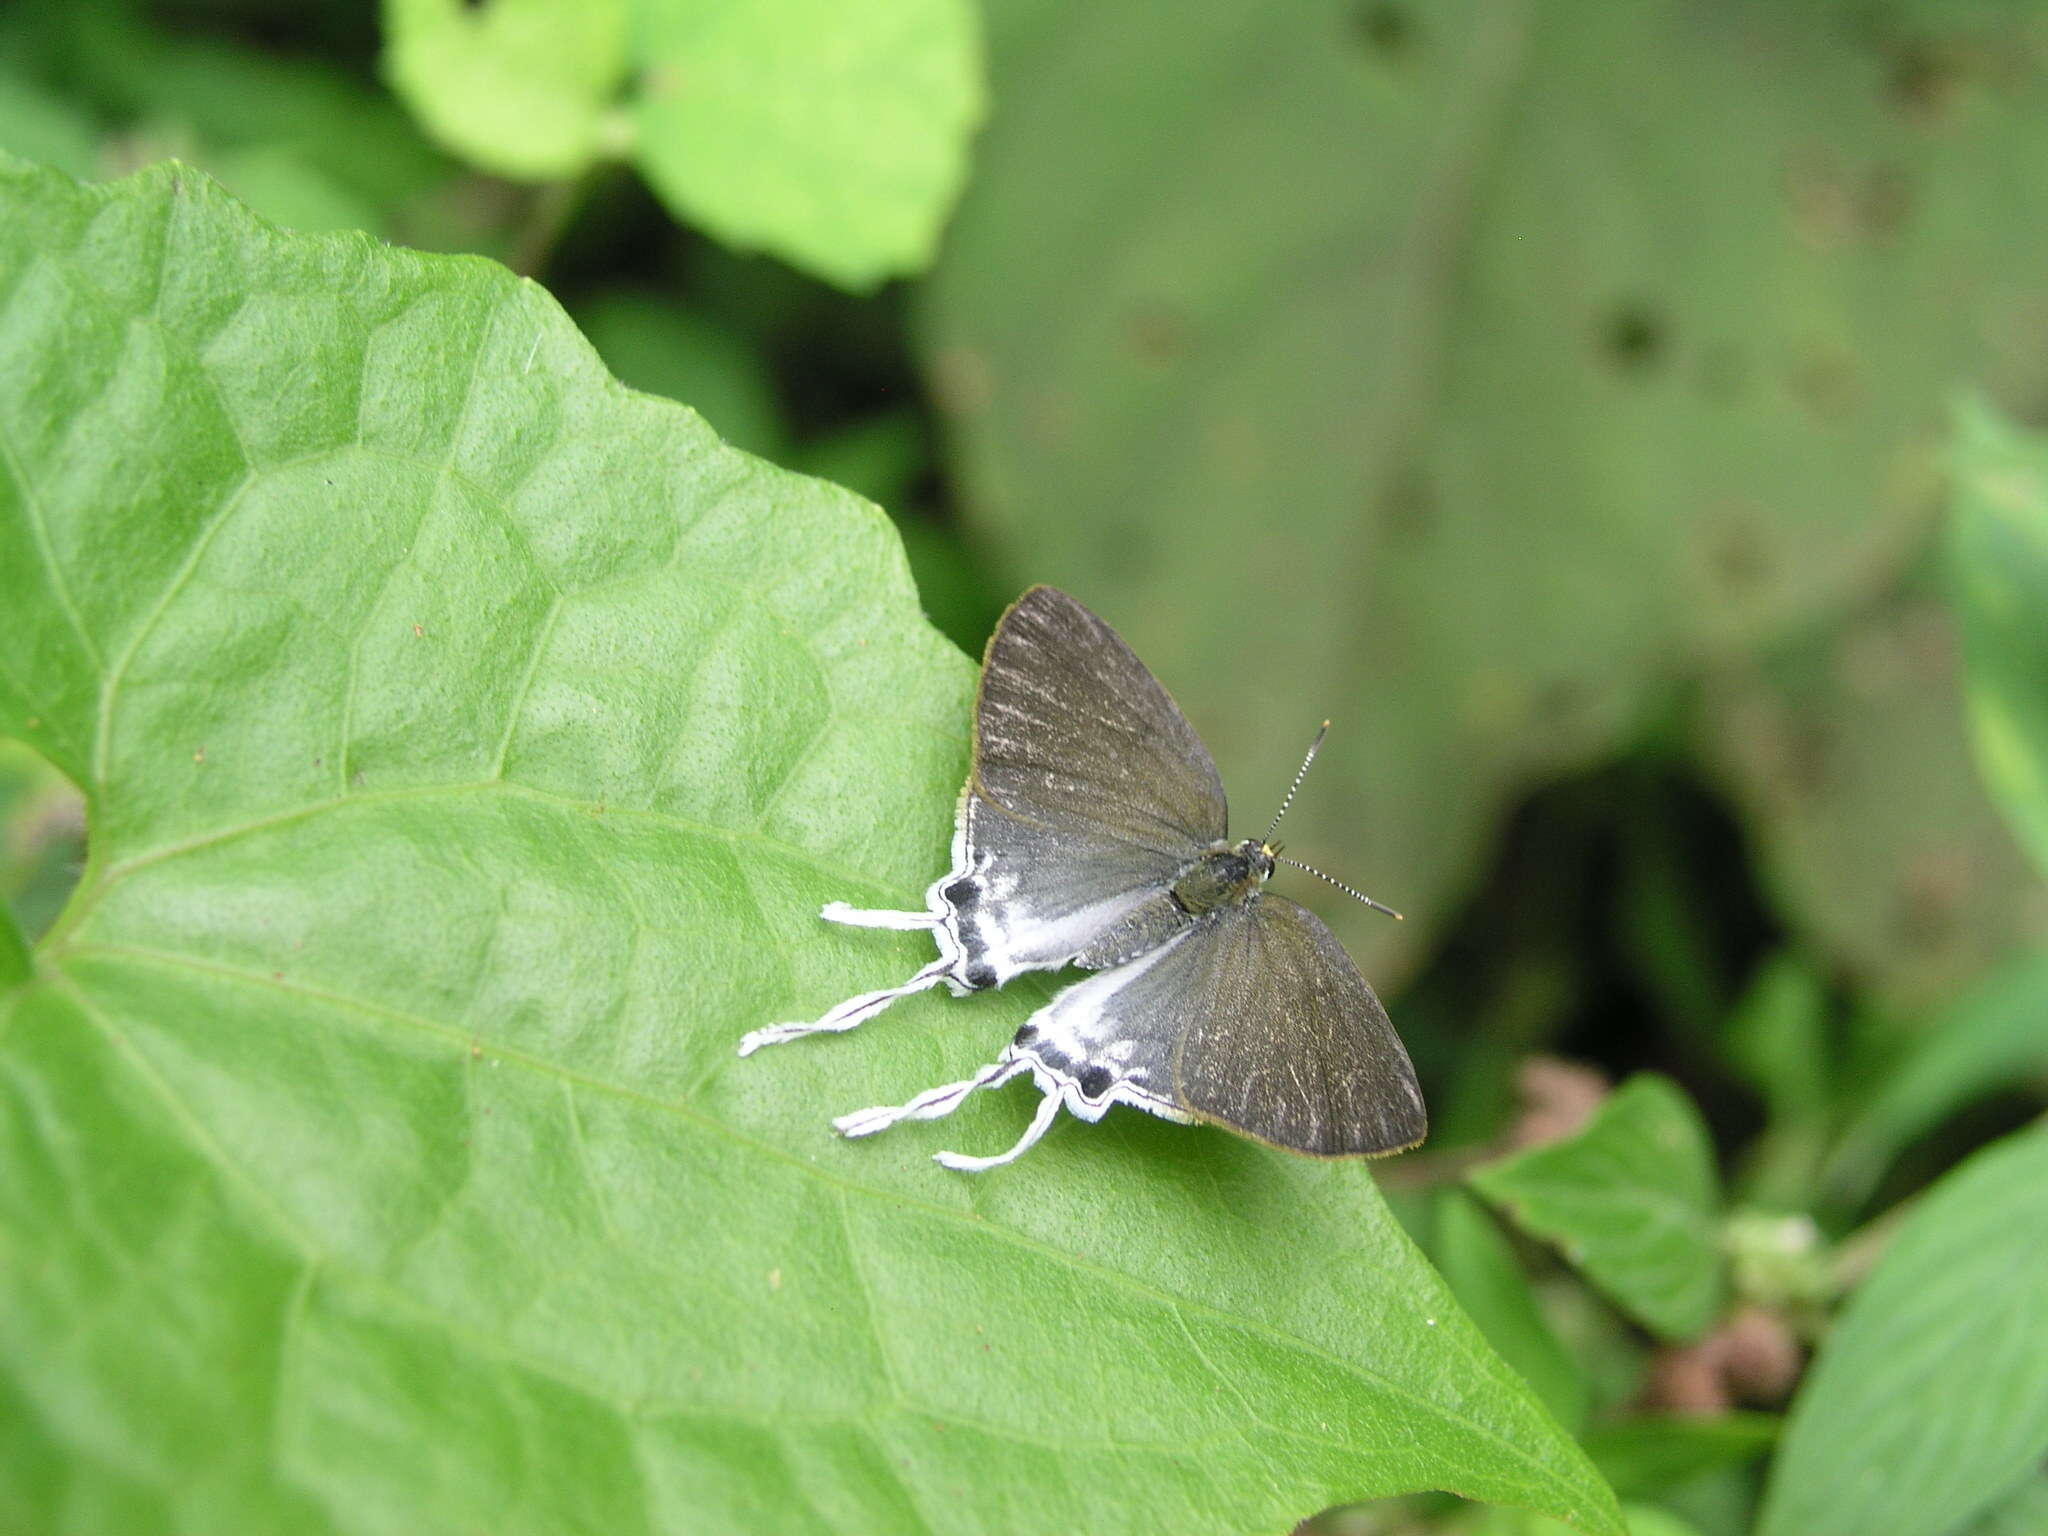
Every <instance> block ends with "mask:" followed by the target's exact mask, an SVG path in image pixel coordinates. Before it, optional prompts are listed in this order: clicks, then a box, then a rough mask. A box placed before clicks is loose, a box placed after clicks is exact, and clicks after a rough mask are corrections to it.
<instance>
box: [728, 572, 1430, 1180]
mask: <svg viewBox="0 0 2048 1536" xmlns="http://www.w3.org/2000/svg"><path fill="white" fill-rule="evenodd" d="M1318 740H1319V741H1320V737H1319V738H1318ZM1311 756H1313V752H1312V753H1311ZM1303 766H1304V771H1306V764H1304V765H1303ZM1296 783H1297V785H1298V784H1299V776H1297V779H1296ZM1290 798H1291V791H1290ZM1282 809H1283V810H1284V809H1285V807H1284V806H1283V807H1282ZM1276 820H1277V818H1276ZM1226 822H1227V806H1226V802H1225V799H1224V794H1223V787H1222V784H1221V781H1220V780H1219V778H1218V776H1217V773H1216V768H1215V764H1214V763H1213V761H1212V760H1211V759H1210V757H1209V754H1208V751H1207V749H1206V748H1204V747H1203V746H1202V743H1201V741H1200V739H1199V738H1198V737H1197V736H1196V735H1195V733H1194V729H1193V727H1192V726H1190V725H1189V724H1188V722H1187V719H1186V718H1185V717H1184V716H1183V715H1182V714H1181V712H1180V710H1179V708H1178V707H1177V706H1176V705H1175V704H1174V702H1173V700H1172V699H1171V697H1169V696H1168V694H1167V692H1166V690H1165V689H1164V688H1163V687H1161V686H1160V684H1159V682H1158V680H1157V679H1156V678H1154V677H1153V676H1152V674H1151V673H1150V672H1149V671H1147V670H1146V668H1145V667H1144V664H1143V663H1142V662H1140V661H1139V660H1138V658H1137V657H1136V656H1135V655H1134V654H1133V653H1132V652H1131V650H1130V648H1129V647H1128V646H1127V645H1125V644H1124V642H1123V640H1122V639H1121V638H1120V637H1119V636H1118V635H1117V634H1116V633H1115V631H1113V630H1112V629H1110V627H1109V626H1108V625H1107V624H1105V623H1104V622H1103V621H1102V620H1101V619H1099V618H1097V617H1096V616H1095V615H1094V614H1092V613H1090V612H1089V611H1088V610H1087V609H1086V608H1084V607H1082V605H1081V604H1080V603H1078V602H1076V601H1075V600H1074V599H1073V598H1071V597H1069V596H1067V595H1066V594H1065V593H1063V592H1059V591H1056V590H1055V589H1053V588H1050V587H1035V588H1033V589H1032V590H1031V591H1030V592H1027V593H1026V594H1025V595H1024V596H1023V597H1022V598H1020V599H1018V601H1017V602H1016V603H1015V604H1013V605H1012V606H1011V608H1010V610H1009V611H1008V612H1007V613H1006V614H1004V616H1003V619H1002V622H1001V623H1000V624H998V626H997V628H996V632H995V634H994V636H993V637H992V638H991V639H990V641H989V647H988V653H987V656H986V657H985V659H984V662H983V667H982V680H981V686H980V689H979V691H978V694H977V698H976V706H975V733H974V761H973V767H972V770H971V771H970V773H969V776H968V780H967V784H966V786H965V788H964V789H963V791H962V794H961V802H960V810H959V815H958V818H957V823H956V827H955V832H954V837H953V849H952V854H953V857H952V867H951V868H950V869H949V870H948V871H947V873H946V874H944V875H942V876H941V877H940V878H939V879H938V880H936V881H934V882H933V883H932V885H931V886H930V887H929V889H928V890H927V891H926V893H925V910H924V911H923V912H916V913H911V912H876V911H865V910H861V909H857V908H853V907H850V906H847V905H845V904H844V903H839V902H834V903H831V904H830V905H828V906H827V907H826V908H825V909H824V914H823V915H824V916H825V917H826V918H827V919H829V920H832V921H836V922H842V923H849V924H853V925H856V926H866V927H882V928H902V929H925V930H928V931H929V932H930V933H931V934H932V936H933V939H934V941H935V942H936V944H937V947H938V951H939V955H938V958H937V959H936V960H934V961H933V962H932V963H931V964H929V965H927V966H925V967H924V968H923V969H922V970H920V971H918V972H917V973H916V974H915V975H914V976H912V977H911V978H910V980H909V981H907V982H905V983H903V984H902V985H900V986H897V987H890V988H884V989H882V990H879V991H876V992H869V993H863V994H861V995H860V996H858V997H854V998H849V999H848V1000H847V1001H846V1002H844V1003H841V1004H840V1005H839V1006H838V1007H836V1008H834V1009H832V1010H831V1011H830V1012H828V1013H827V1014H826V1015H824V1016H823V1017H822V1018H820V1019H818V1020H817V1021H816V1022H814V1023H811V1024H787V1025H774V1026H770V1027H769V1028H767V1029H762V1030H756V1031H754V1032H753V1033H752V1034H750V1035H749V1036H747V1038H746V1039H745V1040H744V1041H742V1042H741V1046H740V1050H741V1054H743V1055H744V1054H747V1053H749V1052H751V1051H752V1050H754V1049H757V1048H758V1047H759V1046H761V1045H766V1044H772V1043H776V1042H779V1041H783V1040H788V1039H793V1038H796V1037H798V1036H801V1035H806V1034H813V1033H818V1032H821V1031H838V1030H846V1029H851V1028H854V1027H855V1026H857V1025H858V1024H860V1023H862V1022H864V1021H865V1020H866V1019H868V1018H871V1017H873V1016H874V1015H875V1014H876V1013H879V1012H880V1011H881V1010H882V1009H883V1008H885V1007H887V1006H888V1005H889V1003H891V1002H893V1001H894V1000H895V999H896V998H898V997H901V996H905V995H907V994H909V993H911V992H914V991H920V990H923V989H925V988H928V987H932V986H936V985H940V984H943V985H945V986H946V987H947V989H948V990H950V991H951V992H953V993H954V994H955V995H966V994H968V993H971V992H976V991H982V990H986V989H987V988H990V987H999V986H1001V985H1003V984H1004V983H1005V982H1007V981H1009V980H1011V979H1012V978H1014V977H1016V976H1018V975H1021V974H1024V973H1025V972H1029V971H1038V970H1052V969H1058V968H1062V967H1066V966H1077V967H1080V968H1082V969H1085V970H1091V971H1094V972H1095V973H1096V974H1094V975H1092V976H1090V977H1088V978H1086V979H1084V980H1082V981H1079V982H1076V983H1075V984H1073V985H1072V986H1069V987H1067V988H1066V989H1065V990H1063V991H1061V992H1060V993H1058V994H1057V995H1056V996H1055V997H1054V998H1053V1000H1052V1001H1051V1002H1050V1003H1048V1004H1047V1005H1046V1006H1045V1007H1044V1008H1042V1009H1040V1010H1039V1011H1038V1012H1037V1013H1036V1014H1034V1015H1033V1016H1032V1018H1031V1020H1030V1021H1029V1022H1027V1023H1026V1024H1025V1025H1024V1026H1023V1028H1022V1029H1020V1030H1019V1031H1018V1032H1017V1034H1016V1036H1015V1038H1014V1039H1013V1040H1012V1041H1011V1043H1010V1045H1009V1046H1008V1047H1007V1048H1006V1049H1005V1050H1004V1051H1003V1053H1002V1054H1001V1055H1000V1056H999V1057H998V1058H997V1059H996V1060H995V1061H994V1062H992V1063H990V1064H989V1065H988V1066H987V1067H985V1068H983V1069H982V1070H981V1071H980V1072H978V1073H977V1074H975V1076H974V1077H972V1078H969V1079H966V1080H964V1081H962V1082H959V1083H951V1084H947V1085H946V1086H944V1087H942V1088H934V1089H931V1090H929V1091H927V1092H926V1093H923V1094H919V1095H918V1096H917V1097H915V1098H913V1099H911V1100H910V1101H909V1102H908V1103H906V1104H903V1105H900V1106H895V1107H889V1108H878V1109H874V1110H864V1111H861V1112H859V1113H857V1114H854V1115H847V1116H843V1117H841V1118H840V1119H839V1120H838V1121H836V1122H835V1125H836V1126H837V1128H838V1129H839V1130H840V1132H841V1133H842V1134H844V1135H849V1136H861V1135H868V1134H871V1133H872V1132H875V1131H879V1130H882V1129H884V1128H886V1127H887V1126H889V1125H893V1124H895V1123H897V1122H898V1121H900V1120H905V1119H928V1118H934V1117H936V1116H939V1115H943V1114H946V1113H949V1112H950V1111H951V1110H952V1109H953V1108H954V1107H955V1106H957V1105H958V1103H959V1102H960V1101H961V1100H962V1099H963V1098H965V1097H966V1095H967V1094H968V1093H970V1092H972V1091H974V1090H975V1089H977V1088H984V1087H994V1086H996V1085H998V1084H1000V1083H1003V1082H1007V1081H1009V1080H1010V1079H1011V1078H1014V1077H1017V1076H1019V1075H1023V1074H1025V1073H1028V1074H1029V1075H1030V1076H1031V1078H1032V1080H1033V1081H1034V1082H1035V1083H1036V1084H1037V1086H1038V1087H1039V1089H1040V1091H1041V1093H1042V1094H1043V1095H1044V1098H1043V1100H1042V1101H1041V1103H1040V1106H1039V1110H1038V1113H1037V1115H1036V1116H1035V1117H1034V1119H1033V1121H1032V1123H1031V1126H1030V1127H1029V1129H1027V1130H1026V1132H1025V1134H1024V1136H1023V1138H1022V1139H1021V1140H1020V1141H1019V1142H1018V1143H1017V1145H1016V1146H1014V1147H1013V1148H1011V1149H1010V1151H1009V1152H1007V1153H1004V1154H1002V1155H1001V1156H999V1157H994V1158H967V1157H960V1156H957V1155H955V1154H952V1153H941V1154H939V1160H940V1161H941V1162H942V1163H945V1164H946V1165H947V1166H949V1167H953V1168H958V1169H964V1170H974V1169H980V1168H986V1167H990V1166H994V1165H995V1164H997V1163H1002V1162H1007V1161H1009V1160H1010V1159H1012V1158H1014V1157H1016V1156H1017V1155H1018V1154H1019V1153H1021V1152H1022V1151H1023V1150H1024V1149H1025V1148H1026V1147H1028V1146H1030V1145H1031V1144H1032V1143H1033V1142H1035V1141H1036V1140H1037V1139H1038V1137H1039V1136H1040V1135H1042V1134H1043V1133H1044V1131H1045V1130H1046V1128H1047V1127H1048V1126H1049V1125H1050V1124H1051V1122H1052V1119H1053V1116H1054V1114H1055V1113H1056V1112H1057V1111H1058V1109H1059V1108H1060V1107H1062V1106H1064V1107H1065V1108H1066V1109H1067V1110H1068V1111H1069V1112H1070V1113H1072V1114H1073V1115H1075V1116H1076V1117H1078V1118H1080V1119H1083V1120H1098V1119H1100V1118H1101V1117H1102V1115H1103V1114H1105V1113H1106V1112H1107V1111H1108V1109H1109V1108H1110V1106H1111V1105H1113V1104H1117V1103H1124V1104H1129V1105H1131V1106H1133V1107H1135V1108H1140V1109H1144V1110H1146V1111H1148V1112H1150V1113H1152V1114H1155V1115H1159V1116H1161V1117H1163V1118H1166V1119H1169V1120H1178V1121H1208V1122H1212V1123H1215V1124H1219V1125H1223V1126H1225V1127H1227V1128H1229V1129H1232V1130H1236V1131H1238V1132H1240V1133H1241V1134H1244V1135H1248V1136H1251V1137H1253V1138H1255V1139H1257V1140H1261V1141H1265V1142H1268V1143H1270V1144H1272V1145H1275V1146H1279V1147H1283V1148H1286V1149H1288V1150H1291V1151H1296V1152H1302V1153H1306V1154H1309V1155H1313V1156H1338V1157H1342V1156H1359V1155H1372V1154H1376V1153H1381V1152H1388V1151H1397V1150H1400V1149H1402V1148H1405V1147H1408V1146H1412V1145H1414V1144H1415V1143H1416V1142H1417V1141H1419V1140H1420V1139H1421V1137H1422V1134H1423V1129H1424V1124H1425V1122H1424V1117H1423V1107H1422V1096H1421V1093H1420V1090H1419V1089H1418V1088H1417V1087H1416V1084H1415V1076H1414V1072H1413V1069H1412V1068H1411V1067H1410V1066H1409V1063H1408V1057H1407V1053H1406V1051H1405V1050H1403V1049H1402V1046H1401V1043H1400V1040H1399V1038H1398V1037H1397V1036H1396V1035H1395V1034H1394V1032H1393V1028H1392V1026H1391V1025H1390V1024H1389V1023H1388V1021H1387V1017H1386V1013H1385V1011H1384V1010H1383V1009H1382V1008H1381V1007H1380V1004H1379V1000H1378V999H1377V998H1376V997H1374V996H1373V993H1372V990H1371V988H1370V987H1368V986H1367V985H1366V983H1365V980H1364V978H1363V977H1362V976H1360V975H1359V973H1358V969H1357V967H1356V966H1354V965H1353V964H1352V963H1351V960H1350V958H1349V956H1347V955H1346V954H1345V953H1344V951H1343V948H1342V947H1341V946H1340V945H1339V944H1338V943H1337V941H1336V939H1335V938H1334V937H1333V936H1332V935H1331V934H1330V932H1329V930H1328V929H1327V928H1325V927H1324V926H1323V925H1322V923H1321V922H1319V921H1318V920H1317V919H1316V918H1315V917H1314V916H1313V915H1312V914H1310V913H1309V912H1308V911H1306V910H1305V909H1304V908H1302V907H1299V906H1297V905H1296V904H1295V903H1293V902H1291V901H1288V900H1286V899H1285V898H1284V897H1275V896H1271V895H1269V894H1267V893H1266V891H1265V885H1266V882H1267V881H1268V880H1269V879H1270V878H1271V877H1272V874H1273V872H1274V867H1275V864H1276V862H1278V860H1277V855H1276V852H1275V850H1274V849H1273V847H1272V846H1271V845H1270V843H1268V842H1267V841H1265V840H1264V839H1258V838H1249V839H1243V840H1239V841H1232V840H1231V839H1230V838H1229V836H1228V832H1227V826H1226ZM1347 889H1348V887H1347Z"/></svg>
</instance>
